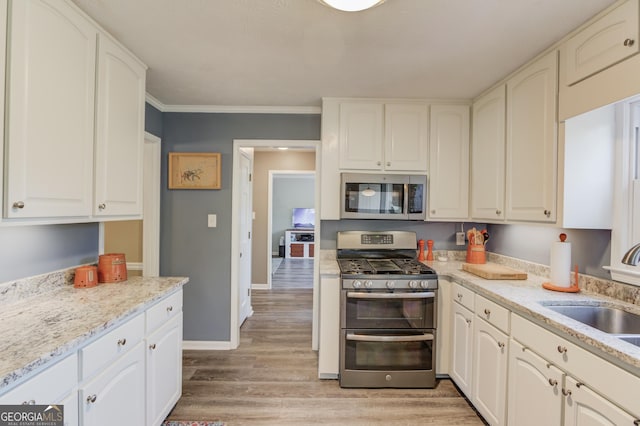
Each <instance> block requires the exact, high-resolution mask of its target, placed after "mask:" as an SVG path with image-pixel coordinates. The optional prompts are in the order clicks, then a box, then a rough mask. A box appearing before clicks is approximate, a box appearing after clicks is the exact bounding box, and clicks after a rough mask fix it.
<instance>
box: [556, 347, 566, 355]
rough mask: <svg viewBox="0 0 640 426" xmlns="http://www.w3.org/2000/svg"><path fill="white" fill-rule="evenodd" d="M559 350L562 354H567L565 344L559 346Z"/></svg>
mask: <svg viewBox="0 0 640 426" xmlns="http://www.w3.org/2000/svg"><path fill="white" fill-rule="evenodd" d="M558 352H560V353H561V354H566V353H567V348H566V347H564V346H558Z"/></svg>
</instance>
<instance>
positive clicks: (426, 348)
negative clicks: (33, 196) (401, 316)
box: [344, 330, 434, 371]
mask: <svg viewBox="0 0 640 426" xmlns="http://www.w3.org/2000/svg"><path fill="white" fill-rule="evenodd" d="M344 338H345V340H344V345H345V346H344V348H345V351H344V356H345V358H344V363H345V364H344V366H345V369H347V370H388V371H394V370H432V369H433V364H434V362H433V361H434V358H433V347H434V345H433V342H434V341H433V335H432V334H431V333H430V331H428V330H427V331H418V330H415V331H409V332H401V331H394V330H387V331H383V330H380V331H370V330H367V331H363V330H346V333H345V337H344ZM405 339H416V340H415V341H404V340H405Z"/></svg>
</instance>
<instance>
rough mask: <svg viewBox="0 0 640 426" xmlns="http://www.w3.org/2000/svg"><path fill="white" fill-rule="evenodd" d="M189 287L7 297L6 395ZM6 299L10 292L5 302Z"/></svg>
mask: <svg viewBox="0 0 640 426" xmlns="http://www.w3.org/2000/svg"><path fill="white" fill-rule="evenodd" d="M188 281H189V279H188V278H184V277H168V278H164V277H160V278H143V277H131V278H130V279H129V280H127V281H123V282H119V283H109V284H100V285H98V286H96V287H92V288H84V289H77V288H74V287H73V285H71V284H66V285H58V286H53V288H48V289H47V291H37V290H36V291H34V292H33V293H32V295H29V296H26V295H20V297H15V298H13V299H11V297H10V295H7V296H6V297H5V299H3V303H2V306H1V308H2V313H0V335H1V336H2V341H0V392H2V391H3V388H5V387H7V386H9V385H11V384H12V383H14V382H16V381H17V380H20V379H21V378H23V377H24V376H25V375H27V374H29V373H31V372H32V371H34V370H37V369H39V368H41V367H43V366H45V365H47V364H50V363H53V362H55V361H57V360H59V359H61V357H62V356H66V355H68V354H70V353H71V352H73V351H75V350H77V349H79V348H80V347H81V346H82V345H84V344H85V343H87V342H88V341H89V340H91V339H92V338H93V337H94V336H96V335H98V334H101V333H104V332H105V331H107V330H109V329H111V328H113V327H114V326H116V325H119V324H120V322H121V321H122V320H124V319H126V318H128V317H132V316H134V315H135V314H137V313H139V312H143V311H144V310H145V309H147V308H148V307H149V306H151V305H153V304H154V303H155V302H156V301H158V300H159V299H161V298H163V297H164V296H166V295H168V294H170V293H172V292H174V291H176V290H178V289H179V288H180V287H182V286H183V285H184V284H186V283H187V282H188ZM12 287H14V288H15V287H18V286H16V285H13V286H12ZM23 287H24V286H23ZM5 293H6V289H4V290H3V292H2V294H3V296H4V295H5ZM8 299H11V300H10V301H9V302H6V300H8Z"/></svg>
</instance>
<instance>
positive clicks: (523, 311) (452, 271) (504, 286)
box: [320, 250, 640, 376]
mask: <svg viewBox="0 0 640 426" xmlns="http://www.w3.org/2000/svg"><path fill="white" fill-rule="evenodd" d="M436 254H440V253H436ZM442 254H443V255H446V256H448V258H449V259H452V260H449V261H447V262H438V261H432V262H425V263H426V264H428V265H430V266H431V267H433V268H434V269H435V270H436V272H437V273H438V276H439V277H441V278H446V279H448V280H449V281H453V282H456V283H458V284H461V285H463V286H465V287H467V288H469V289H471V290H473V291H474V292H475V293H477V294H480V295H482V296H484V297H486V298H488V299H491V300H493V301H495V302H497V303H499V304H500V305H503V306H505V307H506V308H508V309H510V310H511V311H512V312H515V313H517V314H519V315H521V316H523V317H525V318H527V319H530V320H532V321H534V322H536V323H538V324H540V325H543V326H544V327H546V328H548V329H550V330H552V331H555V332H557V333H560V334H561V335H563V336H565V337H566V338H568V339H569V340H572V341H574V342H575V343H577V344H579V345H581V346H582V347H584V348H586V349H589V350H591V351H593V352H594V353H596V354H598V355H599V356H602V357H604V358H606V359H607V360H609V361H611V362H613V363H615V364H617V365H619V366H620V367H622V368H624V369H625V370H628V371H630V372H632V373H634V374H636V375H638V376H640V347H638V346H635V345H632V344H631V343H627V342H624V341H622V340H620V339H618V338H616V337H613V336H611V335H609V334H607V333H604V332H601V331H599V330H597V329H595V328H592V327H589V326H586V325H584V324H582V323H580V322H578V321H575V320H572V319H571V318H568V317H566V316H564V315H561V314H558V313H556V312H554V311H552V310H550V309H547V308H546V307H545V305H547V306H548V305H552V304H564V303H567V302H571V303H579V304H592V305H608V306H618V307H622V308H623V309H625V310H628V311H630V312H634V313H637V314H640V287H633V286H627V285H624V284H618V283H612V282H606V280H599V279H594V278H593V277H589V276H585V275H581V276H580V282H579V284H580V288H581V289H582V291H581V292H580V293H560V292H554V291H549V290H545V289H543V288H542V283H543V282H544V281H547V280H548V267H546V266H544V265H537V264H531V263H528V262H523V261H519V260H518V259H513V258H509V257H505V256H499V255H495V254H489V260H490V261H494V262H496V263H500V264H504V265H506V266H510V267H512V268H515V269H520V270H525V271H526V272H527V273H528V279H527V280H486V279H484V278H480V277H478V276H476V275H473V274H471V273H468V272H465V271H463V270H462V261H461V260H463V259H464V252H443V253H442ZM320 273H321V274H322V275H334V274H339V273H340V272H339V268H338V265H337V262H336V261H335V251H333V254H332V253H331V252H330V251H329V250H327V253H322V257H321V262H320ZM609 296H611V297H609Z"/></svg>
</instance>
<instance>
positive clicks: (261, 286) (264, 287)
mask: <svg viewBox="0 0 640 426" xmlns="http://www.w3.org/2000/svg"><path fill="white" fill-rule="evenodd" d="M269 289H270V287H269V284H251V290H269Z"/></svg>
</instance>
